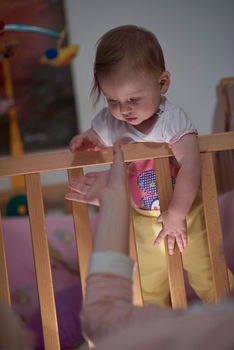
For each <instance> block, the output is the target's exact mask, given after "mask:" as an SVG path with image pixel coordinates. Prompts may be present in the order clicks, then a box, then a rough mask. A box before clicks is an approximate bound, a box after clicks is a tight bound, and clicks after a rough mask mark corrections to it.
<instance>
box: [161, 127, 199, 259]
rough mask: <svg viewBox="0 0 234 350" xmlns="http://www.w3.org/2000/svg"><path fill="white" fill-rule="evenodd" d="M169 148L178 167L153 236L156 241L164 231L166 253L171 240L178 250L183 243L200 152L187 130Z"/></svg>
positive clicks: (192, 135) (185, 237)
mask: <svg viewBox="0 0 234 350" xmlns="http://www.w3.org/2000/svg"><path fill="white" fill-rule="evenodd" d="M172 152H173V154H174V156H175V158H176V160H177V161H178V163H179V166H180V169H179V172H178V175H177V178H176V184H175V188H174V192H173V196H172V199H171V202H170V204H169V207H168V210H167V211H166V212H164V213H162V214H161V215H160V217H159V219H158V222H161V223H162V224H163V229H162V230H161V232H160V233H159V235H158V236H157V238H156V241H155V243H156V244H159V243H160V242H161V240H162V239H163V238H165V236H167V235H168V249H169V254H173V252H174V245H175V242H176V243H177V244H178V246H179V249H180V251H183V249H184V248H185V246H186V244H187V232H186V215H187V214H188V212H189V210H190V208H191V206H192V203H193V201H194V199H195V197H196V195H197V192H198V189H199V184H200V167H201V165H200V152H199V146H198V142H197V137H196V135H194V134H187V135H185V136H184V137H182V138H181V139H180V140H179V141H178V142H176V143H175V144H173V145H172Z"/></svg>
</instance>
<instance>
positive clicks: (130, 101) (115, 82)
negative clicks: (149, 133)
mask: <svg viewBox="0 0 234 350" xmlns="http://www.w3.org/2000/svg"><path fill="white" fill-rule="evenodd" d="M159 81H160V79H158V80H156V79H155V78H154V77H152V76H151V75H149V74H139V75H136V74H120V75H119V76H118V75H117V76H116V74H115V75H112V76H108V77H100V78H99V84H100V87H101V90H102V93H103V94H104V96H105V98H106V100H107V103H108V107H109V109H110V112H111V114H112V115H113V116H114V117H115V118H117V119H118V120H121V121H124V122H127V123H129V124H131V125H134V126H136V127H137V126H139V125H141V124H142V123H144V122H145V121H146V120H148V119H150V118H151V117H152V116H154V114H155V112H156V110H157V108H158V106H159V102H160V94H161V86H160V84H159Z"/></svg>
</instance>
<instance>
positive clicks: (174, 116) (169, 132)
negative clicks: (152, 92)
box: [164, 107, 198, 145]
mask: <svg viewBox="0 0 234 350" xmlns="http://www.w3.org/2000/svg"><path fill="white" fill-rule="evenodd" d="M164 133H165V135H164V136H165V141H166V142H167V143H169V144H170V145H173V144H174V143H176V142H178V141H179V140H180V139H181V138H182V137H183V136H184V135H187V134H195V135H197V134H198V132H197V130H196V128H195V127H194V125H193V123H192V122H191V120H190V119H189V118H188V116H187V115H186V113H185V112H184V111H183V110H182V108H180V107H174V108H173V109H172V110H171V111H170V113H168V117H167V118H166V120H165V125H164Z"/></svg>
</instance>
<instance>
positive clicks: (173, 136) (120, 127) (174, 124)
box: [92, 96, 197, 146]
mask: <svg viewBox="0 0 234 350" xmlns="http://www.w3.org/2000/svg"><path fill="white" fill-rule="evenodd" d="M92 128H93V129H94V130H95V131H96V133H97V134H98V135H99V136H100V137H101V139H102V140H103V141H104V143H105V144H106V146H112V145H113V144H114V143H115V141H117V140H119V139H124V140H125V142H126V143H130V142H166V143H169V144H170V145H171V144H173V143H175V142H176V141H178V140H179V139H180V138H181V137H182V136H184V135H185V134H188V133H196V134H197V130H196V129H195V127H194V126H193V124H192V122H191V121H190V119H189V118H188V117H187V115H186V114H185V112H184V111H183V110H182V108H180V107H178V106H176V105H174V104H173V103H171V102H169V101H168V100H167V99H166V98H165V97H164V96H163V97H162V98H161V103H160V106H159V110H158V118H157V120H156V122H155V125H154V126H153V128H152V129H151V131H150V132H149V133H147V134H144V133H142V132H140V131H139V130H137V129H136V128H135V127H134V126H133V125H131V124H129V123H127V122H125V121H120V120H118V119H116V118H115V117H113V115H112V114H111V113H110V111H109V109H108V108H107V107H106V108H103V109H102V110H101V111H100V112H99V113H98V114H97V115H96V116H95V117H94V119H93V121H92Z"/></svg>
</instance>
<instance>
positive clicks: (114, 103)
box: [107, 99, 118, 105]
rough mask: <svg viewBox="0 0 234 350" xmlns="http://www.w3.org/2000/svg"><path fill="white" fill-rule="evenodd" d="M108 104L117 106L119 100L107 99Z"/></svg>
mask: <svg viewBox="0 0 234 350" xmlns="http://www.w3.org/2000/svg"><path fill="white" fill-rule="evenodd" d="M107 103H108V104H110V105H116V104H117V103H118V101H117V100H112V99H107Z"/></svg>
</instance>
